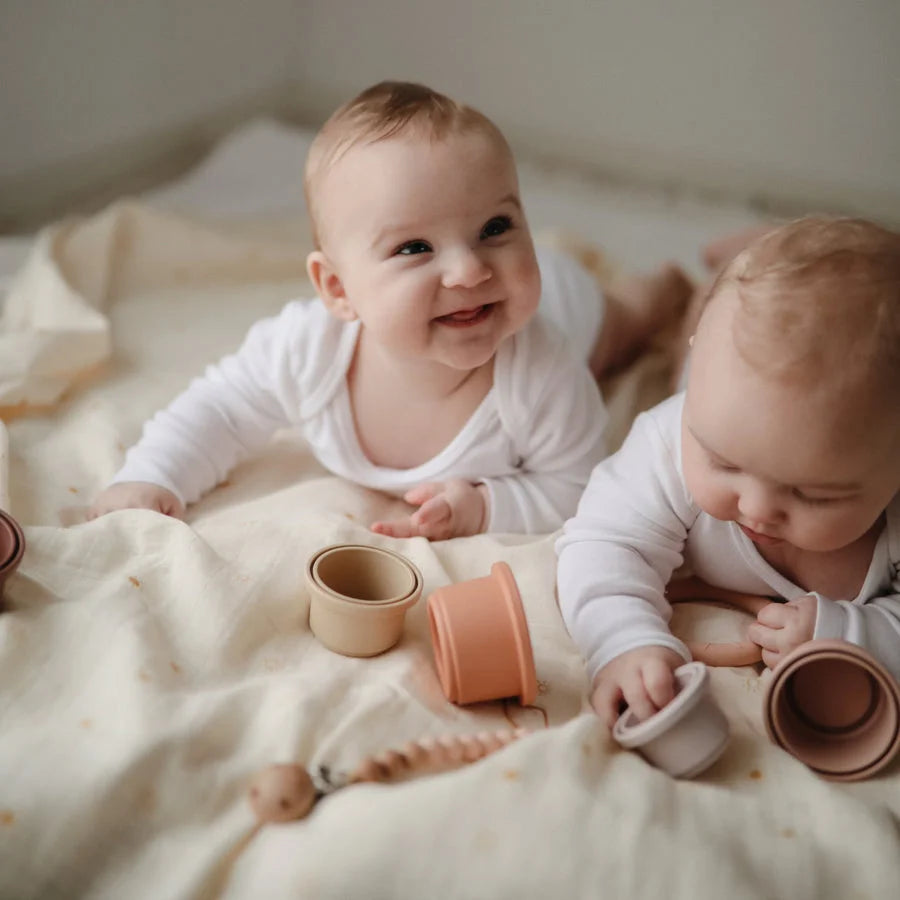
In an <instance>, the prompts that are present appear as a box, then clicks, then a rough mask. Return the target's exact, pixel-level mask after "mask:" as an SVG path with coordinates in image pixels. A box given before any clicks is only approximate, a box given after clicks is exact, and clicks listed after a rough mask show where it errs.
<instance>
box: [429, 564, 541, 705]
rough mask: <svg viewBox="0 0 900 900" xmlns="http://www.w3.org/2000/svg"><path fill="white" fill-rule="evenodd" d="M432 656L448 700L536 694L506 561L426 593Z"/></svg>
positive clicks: (529, 699)
mask: <svg viewBox="0 0 900 900" xmlns="http://www.w3.org/2000/svg"><path fill="white" fill-rule="evenodd" d="M428 619H429V623H430V625H431V642H432V646H433V648H434V661H435V666H436V668H437V673H438V678H439V679H440V682H441V688H442V689H443V691H444V694H445V695H446V697H447V699H448V700H450V701H451V702H452V703H459V704H466V703H477V702H479V701H482V700H499V699H501V698H504V697H518V698H519V701H520V702H521V703H522V705H523V706H527V705H528V704H530V703H533V702H534V700H535V697H536V696H537V676H536V674H535V669H534V653H533V651H532V649H531V638H530V637H529V634H528V624H527V622H526V620H525V612H524V610H523V608H522V600H521V597H520V596H519V589H518V587H517V586H516V580H515V578H514V577H513V573H512V571H511V570H510V568H509V566H508V565H507V564H506V563H503V562H498V563H494V565H493V566H492V567H491V573H490V575H486V576H485V577H483V578H473V579H471V580H470V581H462V582H459V583H458V584H450V585H447V586H446V587H442V588H438V589H437V590H436V591H434V592H433V593H432V594H431V596H429V598H428Z"/></svg>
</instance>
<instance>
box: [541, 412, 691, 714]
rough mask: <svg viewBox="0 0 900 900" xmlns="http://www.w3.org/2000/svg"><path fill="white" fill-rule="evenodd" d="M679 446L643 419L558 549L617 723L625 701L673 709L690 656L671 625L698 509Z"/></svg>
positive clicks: (562, 578)
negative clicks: (675, 587)
mask: <svg viewBox="0 0 900 900" xmlns="http://www.w3.org/2000/svg"><path fill="white" fill-rule="evenodd" d="M668 412H669V413H673V412H675V413H677V412H678V409H674V410H673V409H672V408H671V407H670V409H669V410H668ZM676 436H677V435H673V436H672V437H673V438H674V437H676ZM673 452H674V448H672V447H670V446H668V445H667V444H666V442H665V441H664V439H663V436H662V434H661V432H660V430H659V428H658V426H657V423H656V421H655V419H654V418H653V417H652V416H651V415H648V414H644V415H642V416H640V417H638V419H637V421H636V422H635V424H634V427H633V428H632V430H631V433H630V434H629V436H628V438H627V439H626V440H625V443H624V444H623V446H622V448H621V449H620V450H619V451H618V453H616V454H615V455H614V456H612V457H610V458H609V459H607V460H605V461H604V462H602V463H600V465H598V466H597V467H596V469H595V470H594V472H593V474H592V476H591V480H590V483H589V484H588V487H587V490H586V491H585V493H584V496H583V497H582V499H581V502H580V504H579V506H578V513H577V515H576V516H575V517H574V518H573V519H571V520H570V521H568V522H567V523H566V526H565V529H564V532H563V535H562V537H561V538H560V539H559V541H558V542H557V545H556V547H557V552H558V554H559V570H558V581H557V583H558V593H559V604H560V610H561V612H562V615H563V619H564V620H565V623H566V626H567V627H568V629H569V632H570V634H571V635H572V637H573V639H574V640H575V643H576V644H577V645H578V647H579V649H580V650H581V652H582V655H583V656H584V658H585V660H586V662H587V668H588V675H589V677H590V678H591V683H592V691H593V693H592V703H593V705H594V708H595V709H596V710H597V712H598V713H599V714H600V715H601V716H603V717H604V718H605V719H606V720H607V721H608V722H610V721H611V720H612V719H613V718H614V716H615V714H616V712H617V708H616V707H617V705H618V701H619V700H620V699H624V700H625V701H626V702H627V703H628V704H629V705H631V706H633V707H634V710H635V713H636V714H637V715H639V716H641V717H644V716H646V715H648V714H649V713H651V712H653V710H654V709H658V708H660V706H661V705H665V703H666V702H667V701H668V700H669V699H671V697H672V696H673V694H674V679H673V676H672V672H673V671H674V669H675V668H677V666H678V665H680V664H681V663H682V662H683V661H685V660H689V659H690V653H689V652H688V649H687V647H685V645H684V644H683V643H682V642H681V641H679V640H678V639H677V638H676V637H674V635H672V634H671V632H670V631H669V629H668V625H667V623H668V620H669V618H670V616H671V607H670V606H669V604H668V602H667V601H666V599H665V596H664V592H665V586H666V584H667V583H668V581H669V578H670V577H671V575H672V572H673V571H674V570H675V569H676V568H677V567H678V566H679V565H680V564H681V562H682V550H683V547H684V542H685V539H686V536H687V530H688V528H689V526H690V525H691V524H692V522H693V519H694V517H695V515H696V511H695V509H694V507H693V505H692V503H691V501H690V498H689V497H688V495H687V492H686V489H685V488H684V484H683V481H682V479H681V476H680V474H679V472H678V468H677V465H676V462H675V460H674V459H673Z"/></svg>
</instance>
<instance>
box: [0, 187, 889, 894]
mask: <svg viewBox="0 0 900 900" xmlns="http://www.w3.org/2000/svg"><path fill="white" fill-rule="evenodd" d="M304 243H305V242H304V237H303V232H302V229H301V230H299V231H298V230H297V228H295V227H293V226H291V225H290V224H289V223H281V224H278V225H275V224H273V223H269V224H268V225H267V226H265V227H262V226H260V225H256V226H254V227H251V226H250V225H249V224H248V223H244V225H243V226H241V227H240V228H239V227H237V226H232V227H228V228H226V227H224V226H222V225H218V226H213V225H210V224H208V223H207V224H204V223H200V222H197V221H192V220H189V219H186V218H181V217H176V216H173V215H170V214H164V213H161V212H154V211H152V210H150V209H148V208H145V207H142V206H139V205H129V204H125V205H120V206H117V207H114V208H112V209H110V210H109V211H107V212H106V213H104V214H103V215H101V216H98V217H96V218H94V219H90V220H87V221H83V222H72V223H67V224H63V225H60V226H56V227H54V228H52V229H50V230H48V231H47V232H45V233H44V234H43V235H42V236H41V237H40V239H39V240H38V242H37V243H36V245H35V247H34V250H33V253H32V256H31V258H30V260H29V262H28V264H27V267H26V268H25V269H24V270H23V272H22V273H21V274H20V276H19V278H18V280H17V282H16V284H15V286H14V287H13V290H12V293H11V294H10V296H9V298H8V300H7V309H6V314H5V318H4V320H3V327H2V330H0V404H2V405H3V406H4V407H6V414H5V417H6V418H7V419H8V426H9V435H10V474H9V488H10V495H11V497H10V502H11V508H12V512H13V513H14V515H16V516H17V517H18V518H19V520H20V521H21V522H22V523H23V524H24V525H25V530H26V537H27V541H28V550H27V553H26V555H25V558H24V560H23V562H22V565H21V568H20V570H19V572H18V574H17V575H15V576H14V577H13V578H12V579H10V581H9V582H8V584H7V597H6V603H7V611H6V612H5V613H3V614H2V615H0V773H2V776H3V777H2V779H0V897H4V898H7V897H8V898H30V897H36V898H37V897H40V898H57V897H58V898H67V900H68V898H74V897H89V898H100V897H105V898H116V900H121V898H144V897H147V898H162V897H165V898H176V897H177V898H181V897H214V896H223V897H235V898H238V897H240V898H268V897H273V898H280V897H303V898H335V900H338V898H340V900H345V898H356V897H359V898H366V900H370V898H385V900H387V898H416V900H421V898H491V900H496V898H506V897H510V898H512V897H516V898H521V897H534V898H545V897H551V896H556V897H567V898H569V897H571V898H576V897H585V898H588V897H623V898H634V897H652V898H659V897H666V898H680V897H684V898H691V900H696V898H706V897H708V898H715V900H719V898H722V897H726V896H727V897H730V898H734V900H738V898H751V897H754V898H755V897H776V896H777V897H790V898H825V897H835V898H851V897H854V898H862V897H870V898H876V897H892V896H895V895H896V889H897V885H898V883H900V853H898V829H897V815H898V813H900V776H898V774H897V767H896V766H894V767H893V768H892V769H891V770H889V772H888V773H887V774H886V775H883V776H881V777H879V778H877V779H875V780H873V781H871V782H868V783H865V784H857V785H834V784H829V783H827V782H825V781H822V780H821V779H819V778H818V777H816V776H815V775H813V774H811V773H810V772H808V771H807V770H806V769H805V768H804V767H803V766H802V765H800V764H799V763H797V762H796V761H794V760H793V759H792V758H791V757H789V756H788V755H786V754H785V753H783V752H781V751H780V750H777V749H776V748H774V747H773V746H771V745H770V744H769V743H768V741H767V740H766V738H765V736H764V732H763V727H762V721H761V715H760V699H761V691H762V684H763V681H762V678H764V677H765V676H760V675H759V674H758V673H757V672H756V671H755V670H751V669H740V670H738V669H735V670H720V671H716V672H715V673H714V676H713V684H714V689H715V692H716V695H717V697H718V699H719V700H720V702H721V703H722V705H723V707H724V708H725V709H726V711H727V713H728V715H729V718H730V720H731V722H732V725H733V730H734V735H733V739H732V742H731V745H730V746H729V748H728V750H727V752H726V754H725V755H724V757H723V758H722V759H721V760H720V761H719V763H717V764H716V766H715V767H714V768H712V769H711V770H709V771H708V772H707V773H706V774H705V775H704V776H702V777H701V778H700V779H698V780H697V781H695V782H684V783H679V782H675V781H673V780H671V779H670V778H668V777H667V776H665V775H663V774H661V773H660V772H657V771H655V770H653V769H651V768H650V767H649V766H648V765H647V764H646V763H644V762H643V761H642V760H641V759H640V758H639V757H638V756H636V755H634V754H632V753H628V752H624V751H621V750H618V749H617V748H616V747H615V746H614V745H613V743H612V742H611V740H610V739H609V737H608V736H607V735H606V734H605V733H604V730H603V729H602V728H601V727H599V725H598V723H597V721H596V720H595V718H594V717H593V716H591V715H590V714H588V713H587V712H586V705H585V690H586V685H585V682H584V675H583V670H582V665H581V662H580V660H579V658H578V656H577V654H576V652H575V650H574V648H573V646H572V645H571V643H570V641H569V638H568V636H567V634H566V632H565V629H564V627H563V625H562V622H561V620H560V617H559V614H558V611H557V609H556V605H555V601H554V593H553V583H554V562H555V560H554V554H553V537H552V536H543V537H537V538H525V537H517V536H486V535H483V536H479V537H475V538H469V539H463V540H455V541H450V542H444V543H437V544H429V543H427V542H426V541H424V540H421V539H417V540H411V541H390V540H388V539H384V538H379V537H376V536H374V535H372V534H371V533H370V532H368V530H367V528H366V524H367V523H368V522H369V521H370V520H371V519H372V518H373V517H375V516H380V515H383V514H385V513H386V512H388V511H390V505H391V503H395V502H396V501H388V500H386V499H385V498H384V497H381V496H378V495H375V494H373V493H371V492H367V491H364V490H361V489H359V488H356V487H354V486H352V485H349V484H347V483H344V482H342V481H340V480H338V479H335V478H332V477H330V476H327V475H326V473H324V472H322V471H321V470H320V469H319V468H318V467H317V466H316V464H315V463H314V462H313V461H312V459H311V458H310V457H309V456H308V455H307V453H306V451H305V450H304V447H303V445H302V443H301V442H299V441H298V439H297V438H296V437H295V436H292V435H291V434H288V433H285V434H282V435H279V437H278V438H277V439H276V440H275V441H274V442H273V443H272V445H271V447H270V449H269V450H268V451H267V452H266V453H265V454H264V455H263V456H262V457H260V458H257V459H254V460H252V461H249V462H247V463H246V464H244V465H242V466H240V467H239V468H238V469H237V470H236V471H235V472H234V473H233V474H232V476H231V477H230V478H229V481H228V483H226V484H224V485H222V486H220V487H219V488H218V489H216V490H215V491H214V492H213V493H212V494H210V495H209V496H208V497H207V498H206V499H204V500H203V501H202V502H201V503H199V504H198V505H197V506H195V507H193V508H192V509H191V510H190V511H189V514H188V518H187V521H186V522H180V521H175V520H172V519H168V518H165V517H163V516H159V515H156V514H152V513H149V512H143V511H123V512H119V513H116V514H113V515H109V516H106V517H104V518H102V519H99V520H96V521H94V522H90V523H84V522H83V510H84V507H85V505H86V504H87V503H88V502H89V499H90V498H91V496H92V495H93V494H94V492H95V491H97V490H98V489H99V488H100V487H102V486H103V484H104V483H105V482H106V480H107V479H108V478H109V477H110V476H111V475H112V473H113V472H114V471H115V469H116V468H117V467H118V465H119V463H120V461H121V458H122V454H123V451H124V448H125V447H126V446H127V445H128V444H129V443H131V442H132V441H133V440H134V439H135V438H136V436H137V435H138V433H139V429H140V426H141V424H142V422H143V421H144V419H145V418H146V417H147V416H148V415H149V414H150V413H152V412H153V411H154V410H155V409H156V408H157V407H158V406H159V405H160V404H162V403H165V402H166V401H167V400H168V399H169V398H170V397H171V396H172V395H173V394H174V393H175V392H177V391H178V390H179V389H180V388H181V387H182V386H183V385H184V384H185V382H186V380H187V379H189V378H190V376H191V375H192V374H194V373H196V372H198V371H199V370H200V369H201V368H202V366H203V364H204V363H205V362H206V361H208V360H211V359H213V358H215V357H217V356H218V355H220V354H221V353H223V352H226V351H227V350H229V349H230V348H232V347H233V346H235V345H236V344H237V343H238V341H239V340H240V338H241V336H242V334H243V332H244V331H245V329H246V328H247V326H248V325H249V323H250V322H252V321H253V320H255V319H256V318H259V317H260V316H261V315H265V314H268V313H271V312H273V311H274V310H276V309H277V308H278V307H279V306H280V305H281V303H282V302H283V301H284V300H285V299H286V298H288V297H290V296H295V295H297V294H300V295H302V294H304V293H307V292H308V286H307V285H306V284H305V283H304V281H303V274H302V273H303V250H304V249H305V246H304ZM110 354H111V355H110ZM631 396H632V398H633V396H634V395H631ZM633 405H634V404H633V402H632V401H629V402H628V403H625V404H624V405H623V406H622V408H621V410H620V411H619V412H618V413H617V416H618V420H619V425H620V427H621V426H622V424H623V420H624V419H627V417H628V415H629V410H628V408H630V412H631V413H633V411H634V410H633ZM14 414H15V415H14ZM340 541H355V542H367V543H371V544H376V545H381V546H388V547H391V548H392V549H395V550H398V551H400V552H402V553H404V554H406V555H407V556H408V557H409V558H410V559H411V560H412V561H413V562H414V563H415V564H416V565H417V566H418V567H419V568H420V569H421V571H422V574H423V576H424V580H425V593H426V595H427V593H428V592H429V591H430V590H432V589H434V588H436V587H438V586H440V585H442V584H446V583H448V582H450V581H456V580H461V579H464V578H471V577H477V576H479V575H483V574H486V573H487V571H488V570H489V568H490V565H491V563H493V562H494V561H496V560H506V561H507V562H508V563H509V564H510V566H511V567H512V570H513V572H514V573H515V577H516V579H517V581H518V583H519V586H520V589H521V592H522V597H523V601H524V605H525V608H526V613H527V617H528V621H529V627H530V631H531V636H532V641H533V645H534V651H535V657H536V664H537V672H538V678H539V680H540V694H539V696H538V699H537V702H536V704H535V706H534V707H533V708H528V709H522V708H520V707H519V706H518V705H517V704H515V703H514V702H508V703H499V702H498V703H490V704H483V705H480V706H478V707H474V708H467V709H460V708H456V707H454V706H452V705H450V704H449V703H448V702H446V700H445V699H444V697H443V695H442V694H441V691H440V687H439V684H438V681H437V678H436V675H435V672H434V669H433V664H432V658H431V648H430V642H429V637H428V628H427V618H426V613H425V607H424V602H422V603H420V604H419V605H418V606H417V607H415V608H414V609H413V610H412V611H411V612H410V614H409V615H408V617H407V625H406V632H405V637H404V639H403V641H402V642H401V644H400V645H398V646H397V647H396V648H395V649H394V650H392V651H390V652H389V653H387V654H385V655H383V656H381V657H378V658H374V659H370V660H354V659H348V658H344V657H341V656H337V655H335V654H332V653H330V652H329V651H327V650H325V649H324V648H323V647H321V646H320V645H319V644H318V643H317V642H316V640H315V639H314V638H313V637H312V635H311V634H310V632H309V630H308V626H307V623H306V613H307V603H308V601H307V597H306V593H305V590H304V586H303V568H304V562H305V560H306V558H307V557H308V555H309V554H311V553H312V552H313V551H314V550H316V549H318V548H320V547H322V546H324V545H327V544H330V543H334V542H340ZM677 619H678V622H677V627H678V628H679V629H681V631H682V633H685V634H690V635H693V636H699V635H702V636H708V635H713V634H715V635H721V636H722V637H730V636H732V635H734V634H735V633H736V632H737V631H738V630H739V629H741V628H742V627H743V622H742V620H741V619H740V617H739V616H738V614H736V613H731V612H724V611H719V610H711V609H700V608H698V607H691V608H687V609H684V610H680V611H679V613H678V614H677ZM509 723H515V724H516V725H525V726H528V727H531V728H533V729H534V730H535V733H534V734H533V735H532V736H530V737H527V738H525V739H524V740H522V741H520V742H518V743H516V744H514V745H512V746H510V747H509V748H507V749H506V750H504V751H502V752H500V753H498V754H496V755H494V756H492V757H489V758H487V759H486V760H483V761H481V762H479V763H477V764H475V765H472V766H469V767H466V768H463V769H460V770H457V771H455V772H450V773H447V774H443V775H439V776H436V777H430V778H423V779H420V780H415V781H410V782H407V783H404V784H402V785H391V786H358V787H354V788H348V789H346V790H344V791H342V792H339V793H338V794H336V795H334V796H333V797H331V798H329V799H328V800H326V801H325V802H323V803H322V804H321V805H320V806H319V808H318V809H317V810H316V811H315V812H314V813H313V815H312V816H311V817H310V818H309V819H307V820H305V821H302V822H298V823H295V824H289V825H281V826H269V827H266V828H264V829H261V830H255V829H254V822H253V817H252V815H251V812H250V810H249V807H248V805H247V803H246V799H245V789H246V784H247V781H248V779H249V778H250V777H251V776H252V775H253V774H254V773H255V772H256V771H257V770H259V769H260V768H262V767H264V766H266V765H268V764H269V763H272V762H276V761H290V760H297V761H302V762H304V763H306V764H308V765H310V766H315V765H319V764H327V765H329V766H331V767H334V768H337V769H342V768H349V767H351V766H352V765H353V764H354V763H355V762H356V761H357V760H359V759H360V758H361V757H362V756H364V755H366V754H368V753H371V752H374V751H377V750H379V749H385V748H388V747H391V746H393V745H399V744H402V743H403V742H404V741H406V740H408V739H411V738H419V737H424V736H435V735H440V734H443V733H448V732H454V733H460V732H468V731H473V730H482V729H485V728H494V727H501V726H504V725H505V724H509Z"/></svg>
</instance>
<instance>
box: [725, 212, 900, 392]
mask: <svg viewBox="0 0 900 900" xmlns="http://www.w3.org/2000/svg"><path fill="white" fill-rule="evenodd" d="M727 287H733V288H735V290H736V293H737V296H738V312H737V314H736V315H735V317H734V321H733V325H732V327H733V337H734V344H735V346H736V348H737V351H738V353H739V354H740V355H741V356H742V357H743V358H744V360H745V361H746V362H748V363H750V365H752V366H753V367H754V368H756V369H757V370H758V371H762V372H765V373H767V374H771V375H773V376H775V377H780V378H790V379H792V380H796V379H798V378H799V379H800V380H802V381H804V382H809V381H815V380H821V379H822V378H824V377H825V376H826V375H827V376H837V378H838V380H839V381H841V382H843V383H844V384H845V385H846V386H847V387H850V386H852V385H859V384H865V385H869V386H872V385H875V386H877V387H878V388H879V389H883V388H887V389H889V390H891V391H896V390H897V388H898V386H900V234H896V233H895V232H893V231H889V230H888V229H886V228H882V227H880V226H879V225H875V224H874V223H872V222H867V221H864V220H862V219H850V218H831V217H824V216H809V217H806V218H803V219H798V220H797V221H794V222H790V223H788V224H787V225H783V226H781V227H780V228H776V229H775V230H773V231H770V232H768V233H767V234H765V235H763V236H762V237H761V238H759V239H757V240H756V241H754V242H753V243H752V244H751V245H750V246H749V247H747V248H746V249H745V250H744V251H742V252H741V253H739V254H738V255H737V256H736V257H735V259H734V260H732V262H731V263H730V264H729V265H728V266H727V267H726V268H725V270H724V271H723V272H722V274H721V275H720V276H719V278H718V279H717V280H716V282H715V284H714V285H713V287H712V289H711V291H710V300H711V301H712V300H714V299H715V298H716V297H717V296H718V295H720V294H721V293H722V291H723V289H725V288H727ZM829 381H832V378H829ZM832 383H834V382H833V381H832Z"/></svg>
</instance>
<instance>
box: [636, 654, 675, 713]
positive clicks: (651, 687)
mask: <svg viewBox="0 0 900 900" xmlns="http://www.w3.org/2000/svg"><path fill="white" fill-rule="evenodd" d="M642 674H643V677H644V689H645V690H646V692H647V696H648V697H649V699H650V702H651V703H652V704H653V706H654V707H655V708H656V709H654V712H655V711H656V710H658V709H662V708H663V707H664V706H665V705H666V704H667V703H669V702H671V701H672V700H674V699H675V675H674V673H673V672H672V669H671V668H669V666H667V665H666V664H665V663H664V662H662V660H650V661H648V662H646V663H645V664H644V667H643V670H642Z"/></svg>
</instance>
